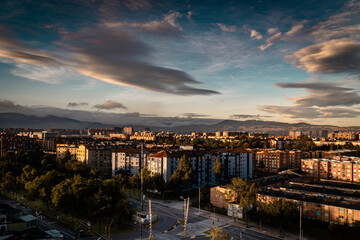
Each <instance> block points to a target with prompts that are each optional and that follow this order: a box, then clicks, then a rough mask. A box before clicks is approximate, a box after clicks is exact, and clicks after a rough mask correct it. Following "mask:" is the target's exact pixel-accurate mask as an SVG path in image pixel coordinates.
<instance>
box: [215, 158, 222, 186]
mask: <svg viewBox="0 0 360 240" xmlns="http://www.w3.org/2000/svg"><path fill="white" fill-rule="evenodd" d="M224 170H225V167H224V164H223V163H222V162H221V161H220V159H219V158H216V160H215V164H214V168H213V172H214V175H215V179H216V181H217V182H218V183H219V184H222V183H223V175H224Z"/></svg>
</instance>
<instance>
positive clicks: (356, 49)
mask: <svg viewBox="0 0 360 240" xmlns="http://www.w3.org/2000/svg"><path fill="white" fill-rule="evenodd" d="M285 58H286V59H287V60H289V61H290V62H291V63H292V64H293V65H295V66H296V67H298V68H301V69H304V70H306V71H307V72H309V73H355V74H358V73H360V42H358V41H354V40H350V39H337V40H330V41H327V42H322V43H318V44H315V45H311V46H308V47H305V48H302V49H300V50H299V51H296V52H294V54H293V55H288V56H286V57H285Z"/></svg>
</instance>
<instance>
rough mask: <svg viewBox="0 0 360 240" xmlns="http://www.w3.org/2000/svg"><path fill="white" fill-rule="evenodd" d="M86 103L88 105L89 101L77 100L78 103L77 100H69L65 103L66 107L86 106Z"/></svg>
mask: <svg viewBox="0 0 360 240" xmlns="http://www.w3.org/2000/svg"><path fill="white" fill-rule="evenodd" d="M87 105H89V103H87V102H79V103H77V102H69V103H68V104H67V107H81V106H87Z"/></svg>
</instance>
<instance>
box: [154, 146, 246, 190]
mask: <svg viewBox="0 0 360 240" xmlns="http://www.w3.org/2000/svg"><path fill="white" fill-rule="evenodd" d="M183 155H185V156H186V157H187V158H188V159H189V160H190V163H191V165H192V169H193V170H194V173H195V178H196V179H197V182H198V185H200V186H205V185H206V184H209V185H215V184H217V182H216V179H215V175H214V173H213V168H214V166H215V161H216V158H219V159H220V161H221V162H222V163H223V164H224V166H225V171H226V174H227V175H228V176H229V177H242V178H252V172H253V168H252V166H253V163H252V153H251V152H250V151H246V150H244V149H219V150H213V151H198V150H193V151H161V152H158V153H155V154H150V155H149V157H148V169H149V170H150V171H151V172H152V173H153V174H154V173H159V174H161V175H162V176H163V178H164V180H165V181H169V180H170V178H171V176H172V175H173V174H174V172H175V171H176V169H177V167H178V165H179V162H180V159H181V157H182V156H183Z"/></svg>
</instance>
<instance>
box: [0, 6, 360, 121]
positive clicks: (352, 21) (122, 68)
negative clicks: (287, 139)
mask: <svg viewBox="0 0 360 240" xmlns="http://www.w3.org/2000/svg"><path fill="white" fill-rule="evenodd" d="M359 83H360V1H354V0H350V1H349V0H347V1H331V0H326V1H321V0H318V1H307V0H301V1H298V0H293V1H276V0H268V1H265V0H262V1H261V0H259V1H255V0H252V1H250V0H248V1H225V0H222V1H199V0H196V1H195V0H183V1H170V0H156V1H152V0H123V1H121V0H74V1H66V0H54V1H41V0H38V1H31V0H18V1H13V0H2V1H0V112H24V113H27V114H37V115H41V114H43V115H44V114H54V115H56V114H60V115H61V114H63V115H62V116H67V117H73V118H75V119H79V120H84V118H88V116H89V114H91V115H92V116H94V119H92V120H99V119H100V118H99V116H101V115H106V116H115V115H116V116H117V117H118V118H121V117H123V118H126V117H129V116H131V117H132V118H134V117H137V118H141V117H146V118H151V117H154V118H157V119H158V118H159V117H165V118H170V119H171V118H174V119H175V118H176V119H196V121H198V122H201V119H204V121H205V120H206V119H234V120H249V119H256V120H266V121H280V122H289V123H295V122H307V123H311V124H332V125H338V126H359V120H360V95H359V87H360V85H359ZM39 109H40V110H39ZM84 113H87V115H86V114H84ZM95 116H97V117H95ZM184 121H185V120H184Z"/></svg>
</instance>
